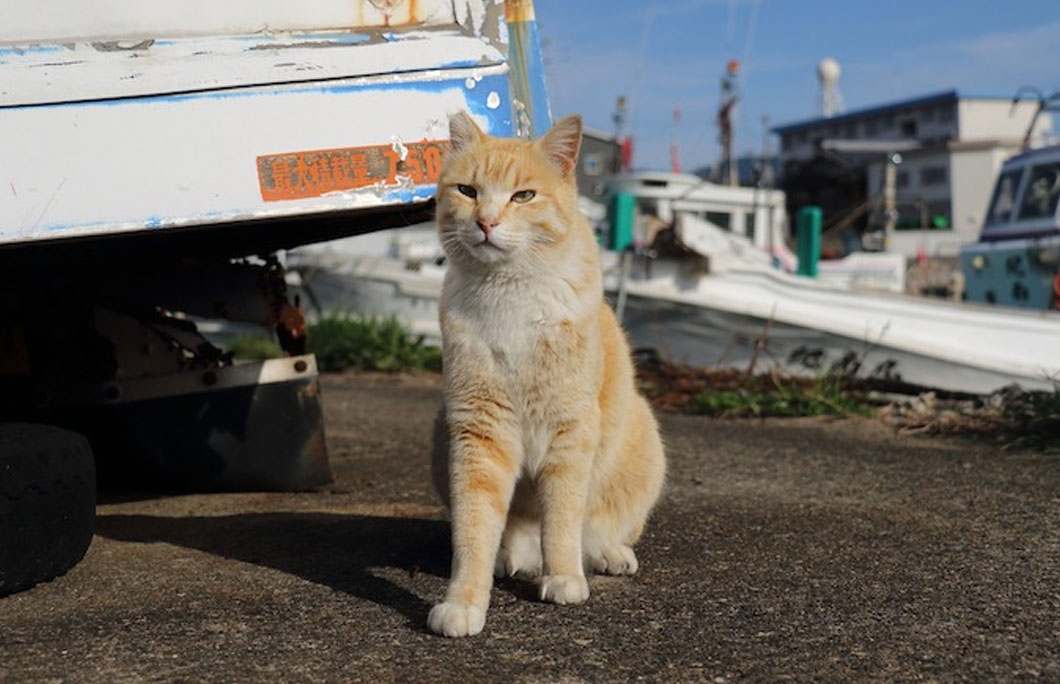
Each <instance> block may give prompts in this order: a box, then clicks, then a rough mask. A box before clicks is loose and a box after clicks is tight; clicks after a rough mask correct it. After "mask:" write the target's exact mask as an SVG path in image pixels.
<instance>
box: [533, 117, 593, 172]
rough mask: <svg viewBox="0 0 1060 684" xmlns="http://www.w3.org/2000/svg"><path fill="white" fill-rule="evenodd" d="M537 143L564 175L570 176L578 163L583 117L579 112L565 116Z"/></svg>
mask: <svg viewBox="0 0 1060 684" xmlns="http://www.w3.org/2000/svg"><path fill="white" fill-rule="evenodd" d="M536 144H537V146H538V147H539V148H540V149H541V151H542V152H544V153H545V155H546V156H547V157H548V158H549V161H551V162H552V163H553V164H555V166H556V168H558V169H559V172H560V173H561V174H563V176H564V177H567V176H569V175H570V174H571V172H572V171H574V167H575V166H576V165H577V163H578V150H579V149H580V148H581V145H582V118H581V117H580V116H578V115H577V114H572V115H570V116H565V117H563V118H562V119H560V120H559V121H557V122H556V125H555V126H553V127H552V128H550V129H549V131H548V133H545V134H544V135H543V136H541V138H540V139H539V140H538V141H537V143H536Z"/></svg>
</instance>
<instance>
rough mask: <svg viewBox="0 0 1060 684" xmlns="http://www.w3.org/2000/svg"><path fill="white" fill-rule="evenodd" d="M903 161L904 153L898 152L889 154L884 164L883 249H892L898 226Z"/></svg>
mask: <svg viewBox="0 0 1060 684" xmlns="http://www.w3.org/2000/svg"><path fill="white" fill-rule="evenodd" d="M901 163H902V155H900V154H898V153H897V152H890V153H888V154H887V162H886V163H885V164H884V165H883V251H885V252H886V251H889V250H890V249H891V237H892V236H893V235H894V231H895V228H897V227H898V206H897V202H896V193H897V191H896V188H897V185H898V165H899V164H901Z"/></svg>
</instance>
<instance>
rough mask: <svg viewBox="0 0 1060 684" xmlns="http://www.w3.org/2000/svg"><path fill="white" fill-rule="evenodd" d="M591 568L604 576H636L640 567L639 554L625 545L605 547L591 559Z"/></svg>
mask: <svg viewBox="0 0 1060 684" xmlns="http://www.w3.org/2000/svg"><path fill="white" fill-rule="evenodd" d="M589 566H590V567H591V568H592V569H593V572H597V573H600V574H602V575H635V574H636V573H637V568H638V567H640V566H639V564H638V563H637V554H635V553H633V549H631V548H630V547H628V546H626V545H625V544H615V545H613V546H608V547H605V548H604V549H602V550H601V551H600V553H598V554H596V555H594V556H591V557H590V558H589Z"/></svg>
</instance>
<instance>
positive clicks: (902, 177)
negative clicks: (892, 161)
mask: <svg viewBox="0 0 1060 684" xmlns="http://www.w3.org/2000/svg"><path fill="white" fill-rule="evenodd" d="M894 187H896V188H908V187H909V172H908V171H899V172H898V173H896V174H895V175H894Z"/></svg>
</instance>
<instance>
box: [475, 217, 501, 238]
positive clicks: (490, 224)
mask: <svg viewBox="0 0 1060 684" xmlns="http://www.w3.org/2000/svg"><path fill="white" fill-rule="evenodd" d="M499 224H500V221H498V220H497V219H485V218H480V219H478V227H479V228H480V229H481V230H482V232H483V233H485V234H486V235H489V234H490V231H491V230H493V229H494V228H496V227H497V226H498V225H499Z"/></svg>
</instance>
